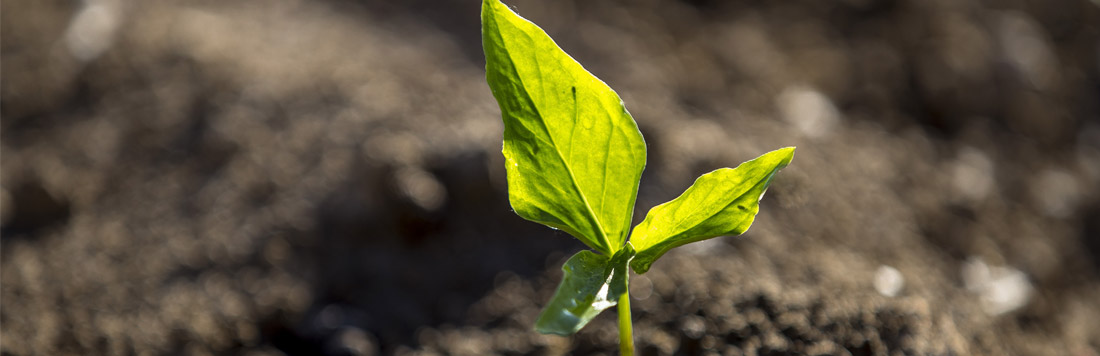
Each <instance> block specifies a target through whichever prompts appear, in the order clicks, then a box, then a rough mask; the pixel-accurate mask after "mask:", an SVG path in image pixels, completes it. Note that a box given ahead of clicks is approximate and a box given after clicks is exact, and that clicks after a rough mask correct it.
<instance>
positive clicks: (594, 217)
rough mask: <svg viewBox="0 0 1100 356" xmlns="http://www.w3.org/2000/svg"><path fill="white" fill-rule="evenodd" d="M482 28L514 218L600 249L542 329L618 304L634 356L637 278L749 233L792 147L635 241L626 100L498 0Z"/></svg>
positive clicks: (624, 342) (704, 186)
mask: <svg viewBox="0 0 1100 356" xmlns="http://www.w3.org/2000/svg"><path fill="white" fill-rule="evenodd" d="M481 25H482V28H481V36H482V45H483V47H484V49H485V58H486V65H485V71H486V75H485V76H486V79H487V81H488V82H489V88H490V89H491V90H492V92H493V96H494V97H495V98H496V100H497V103H498V104H500V111H501V116H502V117H503V120H504V149H503V153H504V159H505V169H506V171H507V181H508V199H509V201H510V203H511V205H512V209H513V210H515V212H516V214H518V215H519V216H521V217H523V218H524V219H527V220H531V221H535V222H539V223H542V224H545V225H548V226H550V227H552V228H555V229H560V230H562V231H565V232H567V233H569V234H570V235H573V236H574V237H576V238H577V239H579V240H581V242H583V243H584V244H585V245H588V247H590V248H592V250H594V252H593V251H589V250H582V251H581V252H578V253H577V254H575V255H573V257H571V258H569V260H567V261H566V262H565V265H564V266H562V271H563V272H564V275H563V277H562V281H561V284H560V285H559V286H558V289H557V291H556V292H555V294H554V296H553V297H552V298H551V300H550V302H549V303H548V304H547V305H546V307H545V308H544V309H543V311H542V313H541V314H540V315H539V318H538V320H537V321H536V322H535V330H537V331H538V332H540V333H544V334H558V335H571V334H573V333H576V332H577V331H579V330H580V329H581V328H582V327H584V325H585V324H587V323H588V322H589V321H591V320H592V319H593V318H595V317H596V315H598V314H599V313H600V312H602V311H603V310H605V309H608V308H610V307H612V306H615V305H616V304H617V305H618V308H619V335H620V348H621V351H622V354H623V355H632V354H633V353H634V343H633V337H632V336H631V333H632V331H631V321H630V295H629V290H628V288H627V283H628V279H629V277H630V276H629V269H633V270H634V272H635V273H638V274H642V273H646V271H648V270H649V268H650V266H651V265H652V264H653V262H654V261H656V260H657V259H658V258H660V257H661V256H662V255H664V254H665V252H668V250H670V249H672V248H675V247H678V246H681V245H684V244H687V243H691V242H696V241H701V240H705V239H709V238H713V237H717V236H724V235H738V234H741V233H743V232H745V230H747V229H748V228H749V226H750V225H752V222H753V219H754V218H755V216H756V213H757V211H758V210H759V202H760V198H761V197H762V196H763V195H764V191H765V190H766V189H767V187H768V184H769V183H771V181H772V178H773V177H774V176H775V173H776V172H778V171H779V170H780V169H781V168H783V167H786V166H787V164H789V163H790V161H791V158H793V156H794V148H793V147H787V148H782V149H779V150H775V151H772V152H769V153H766V154H764V155H762V156H760V157H758V158H756V159H753V160H751V161H748V162H745V163H742V164H741V165H739V166H737V168H732V169H731V168H722V169H718V170H716V171H713V172H710V173H707V174H704V175H703V176H701V177H699V178H698V179H696V180H695V183H694V184H692V186H691V187H689V188H688V189H687V191H685V192H684V193H683V194H681V195H680V196H679V197H677V198H676V199H673V200H672V201H669V202H667V203H664V204H661V205H658V206H656V207H654V208H653V209H651V210H650V211H649V213H648V214H647V215H646V217H645V219H644V220H643V221H642V222H641V223H640V224H638V225H637V226H635V227H634V228H633V230H631V231H629V232H630V233H629V234H628V228H629V226H630V222H631V219H632V218H633V215H634V202H635V199H636V198H637V196H638V182H639V180H640V179H641V176H642V169H643V168H645V162H646V146H645V141H643V140H642V134H641V132H640V131H638V124H637V123H636V122H634V119H633V118H632V117H631V116H630V113H628V112H627V111H626V108H625V107H624V106H623V102H622V100H621V99H619V96H618V94H616V93H615V91H613V90H611V88H610V87H608V86H607V84H605V83H604V82H603V81H600V79H598V78H596V77H595V76H594V75H592V74H591V73H589V72H588V71H586V70H585V69H584V68H583V67H581V65H580V63H577V61H576V60H574V59H573V58H572V57H570V56H569V55H568V54H566V53H565V52H564V51H562V50H561V48H559V47H558V46H557V44H555V43H554V41H553V40H552V39H551V38H550V36H548V35H547V34H546V32H544V31H543V30H542V29H541V28H539V27H538V26H536V25H535V24H533V23H531V22H530V21H527V20H526V19H524V18H522V17H520V16H519V15H517V14H516V13H515V12H513V11H512V10H511V9H509V8H508V7H507V6H506V5H504V4H502V3H501V2H500V1H499V0H484V1H483V2H482V9H481ZM628 237H629V239H628ZM628 266H629V267H628Z"/></svg>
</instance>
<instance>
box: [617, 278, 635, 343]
mask: <svg viewBox="0 0 1100 356" xmlns="http://www.w3.org/2000/svg"><path fill="white" fill-rule="evenodd" d="M619 354H621V355H622V356H634V328H633V326H631V323H630V292H626V293H623V295H622V296H619Z"/></svg>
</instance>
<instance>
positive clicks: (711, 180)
mask: <svg viewBox="0 0 1100 356" xmlns="http://www.w3.org/2000/svg"><path fill="white" fill-rule="evenodd" d="M792 158H794V147H787V148H782V149H778V150H775V151H772V152H768V153H766V154H764V155H762V156H760V157H757V158H756V159H753V160H751V161H748V162H745V163H742V164H741V165H739V166H737V168H733V169H730V168H722V169H719V170H716V171H713V172H710V173H707V174H704V175H702V176H701V177H699V179H696V180H695V183H694V184H692V185H691V187H689V188H688V189H687V191H685V192H684V194H681V195H680V196H679V197H677V198H676V199H673V200H672V201H669V202H667V203H664V204H661V205H658V206H656V207H654V208H653V209H651V210H650V211H649V214H646V217H645V220H643V221H642V223H641V224H638V226H635V227H634V231H633V232H632V233H631V236H630V245H633V246H634V249H635V250H636V251H637V252H638V254H637V256H635V257H634V260H633V261H631V263H630V266H631V267H632V268H634V272H637V273H639V274H641V273H645V272H646V271H648V270H649V266H650V265H652V264H653V261H656V260H657V259H658V258H660V257H661V255H664V254H665V252H668V250H670V249H672V248H674V247H678V246H681V245H684V244H687V243H692V242H696V241H700V240H706V239H709V238H712V237H716V236H723V235H739V234H741V233H744V232H745V230H748V229H749V226H750V225H752V221H753V219H754V218H755V217H756V212H757V211H759V210H760V198H762V197H763V196H764V191H765V190H767V189H768V184H770V183H771V181H772V177H774V176H775V173H776V172H778V171H779V170H780V169H782V168H783V167H786V166H787V164H789V163H791V159H792Z"/></svg>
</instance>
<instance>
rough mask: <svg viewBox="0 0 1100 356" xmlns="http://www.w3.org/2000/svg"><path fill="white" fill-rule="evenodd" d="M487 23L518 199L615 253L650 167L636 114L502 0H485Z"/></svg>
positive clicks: (547, 220) (523, 208) (524, 210)
mask: <svg viewBox="0 0 1100 356" xmlns="http://www.w3.org/2000/svg"><path fill="white" fill-rule="evenodd" d="M481 23H482V29H481V36H482V42H483V46H484V48H485V59H486V64H485V71H486V75H485V76H486V79H487V80H488V82H489V88H490V89H492V92H493V96H494V97H496V99H497V102H498V103H499V104H500V111H501V116H502V117H503V119H504V149H503V152H504V158H505V168H506V170H507V177H508V199H509V201H510V202H511V204H512V209H513V210H515V212H516V214H519V216H521V217H523V218H524V219H527V220H531V221H535V222H539V223H542V224H546V225H549V226H551V227H554V228H558V229H561V230H564V231H566V232H568V233H569V234H571V235H573V236H575V237H576V238H578V239H580V240H581V241H582V242H584V243H585V244H587V245H588V246H589V247H591V248H593V249H595V250H597V251H600V252H602V253H604V254H606V255H612V254H614V253H615V251H617V250H619V249H620V248H621V247H622V245H623V244H624V241H625V240H626V232H627V229H628V228H629V226H630V221H631V218H632V217H633V214H634V201H635V199H636V198H637V195H638V180H639V179H640V178H641V174H642V169H643V168H645V159H646V152H645V142H644V141H643V140H642V134H641V132H640V131H638V125H637V123H635V122H634V119H633V118H631V116H630V114H629V113H627V111H626V108H625V107H624V106H623V103H622V100H621V99H619V96H618V94H615V92H614V91H613V90H611V88H610V87H608V86H607V84H604V82H602V81H600V80H599V79H598V78H596V77H595V76H593V75H592V74H591V73H589V72H588V71H586V70H585V69H584V68H583V67H581V65H580V63H577V61H575V60H573V58H572V57H569V55H568V54H566V53H565V52H564V51H562V50H561V49H560V48H558V46H557V44H555V43H554V41H553V40H552V39H550V36H548V35H547V34H546V33H545V32H543V31H542V29H540V28H539V27H538V26H536V25H535V24H533V23H531V22H529V21H527V20H525V19H523V18H522V17H519V15H516V13H514V12H512V10H511V9H509V8H508V7H507V6H505V5H504V4H502V3H500V2H499V1H498V0H485V1H484V2H483V3H482V10H481Z"/></svg>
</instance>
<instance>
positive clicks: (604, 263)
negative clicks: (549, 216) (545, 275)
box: [535, 245, 634, 336]
mask: <svg viewBox="0 0 1100 356" xmlns="http://www.w3.org/2000/svg"><path fill="white" fill-rule="evenodd" d="M633 256H634V250H633V249H631V248H630V246H629V245H627V246H626V248H623V249H622V250H619V252H617V253H615V255H614V256H612V257H610V258H609V257H607V256H604V255H599V254H596V253H594V252H592V251H589V250H583V251H581V252H577V254H575V255H573V257H570V258H569V260H568V261H566V262H565V265H563V266H561V270H562V272H564V275H563V276H562V279H561V284H559V285H558V290H557V292H554V297H553V298H551V299H550V303H549V304H547V305H546V307H545V308H543V309H542V313H541V314H539V319H538V320H537V321H535V330H536V331H538V332H540V333H543V334H557V335H563V336H568V335H572V334H574V333H576V332H577V331H578V330H580V329H581V328H583V327H584V325H585V324H588V322H589V321H591V320H592V318H595V317H596V315H599V314H600V312H601V311H603V310H604V309H607V308H610V307H613V306H615V304H618V300H619V296H621V295H623V293H626V288H627V285H626V283H627V282H626V281H627V274H628V273H630V270H629V269H627V264H629V263H630V258H631V257H633Z"/></svg>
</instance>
